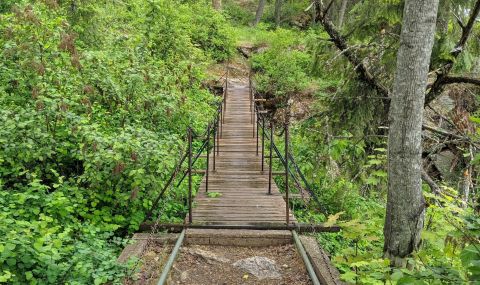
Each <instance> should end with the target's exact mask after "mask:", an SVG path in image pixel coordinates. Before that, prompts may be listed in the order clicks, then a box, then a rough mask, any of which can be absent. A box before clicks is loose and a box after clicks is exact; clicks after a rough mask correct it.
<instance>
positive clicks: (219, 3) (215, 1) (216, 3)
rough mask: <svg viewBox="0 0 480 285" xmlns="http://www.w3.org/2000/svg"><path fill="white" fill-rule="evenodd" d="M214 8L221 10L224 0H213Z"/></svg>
mask: <svg viewBox="0 0 480 285" xmlns="http://www.w3.org/2000/svg"><path fill="white" fill-rule="evenodd" d="M212 5H213V9H215V10H220V9H222V0H212Z"/></svg>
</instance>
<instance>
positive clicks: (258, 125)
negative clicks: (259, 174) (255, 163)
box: [257, 110, 260, 156]
mask: <svg viewBox="0 0 480 285" xmlns="http://www.w3.org/2000/svg"><path fill="white" fill-rule="evenodd" d="M257 113H258V110H257ZM259 120H260V118H259V117H258V114H257V156H258V128H259V127H260V122H259Z"/></svg>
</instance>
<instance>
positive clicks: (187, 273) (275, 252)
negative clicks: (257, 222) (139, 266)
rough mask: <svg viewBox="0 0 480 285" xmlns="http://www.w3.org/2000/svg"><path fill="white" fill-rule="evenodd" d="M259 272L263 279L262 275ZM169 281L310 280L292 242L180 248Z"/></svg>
mask: <svg viewBox="0 0 480 285" xmlns="http://www.w3.org/2000/svg"><path fill="white" fill-rule="evenodd" d="M255 261H258V262H255ZM249 262H250V263H249ZM265 262H266V263H265ZM242 264H243V265H245V264H247V266H246V267H245V266H242ZM249 266H250V268H248V267H249ZM246 268H248V269H246ZM252 270H253V271H252ZM255 270H257V271H258V272H257V275H258V276H259V277H257V276H255V274H254V273H252V272H255ZM262 275H264V276H265V278H262ZM267 276H269V277H267ZM170 284H189V285H213V284H215V285H217V284H219V285H222V284H228V285H233V284H242V285H243V284H244V285H247V284H262V285H281V284H296V285H303V284H311V282H310V279H309V277H308V274H307V271H306V270H305V266H304V264H303V261H302V259H301V257H300V256H299V254H298V253H297V251H296V250H295V247H294V246H293V245H283V246H271V247H236V246H201V245H189V246H184V247H182V249H181V252H180V255H179V257H178V259H177V261H176V263H175V265H174V266H173V269H172V276H171V283H170Z"/></svg>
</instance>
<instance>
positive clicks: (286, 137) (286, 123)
mask: <svg viewBox="0 0 480 285" xmlns="http://www.w3.org/2000/svg"><path fill="white" fill-rule="evenodd" d="M287 116H288V115H287ZM288 136H289V130H288V118H287V119H286V121H285V200H286V201H285V202H286V203H285V205H286V208H285V210H286V221H287V225H288V224H289V223H290V205H289V204H290V200H289V189H288V188H289V187H288V174H289V173H288V139H289V138H288Z"/></svg>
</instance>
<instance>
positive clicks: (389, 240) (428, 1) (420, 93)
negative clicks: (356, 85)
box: [384, 0, 438, 266]
mask: <svg viewBox="0 0 480 285" xmlns="http://www.w3.org/2000/svg"><path fill="white" fill-rule="evenodd" d="M437 9H438V0H406V1H405V8H404V11H403V24H402V33H401V36H400V48H399V50H398V54H397V68H396V73H395V82H394V88H393V94H392V99H391V104H390V113H389V121H390V128H389V135H388V178H389V179H388V197H387V214H386V220H385V227H384V235H385V244H384V256H385V257H386V258H389V259H390V260H391V265H393V266H404V265H405V257H407V256H409V255H410V254H411V253H412V252H413V251H415V250H416V249H418V246H419V244H420V234H421V231H422V229H423V222H424V216H425V201H424V198H423V194H422V178H421V174H422V157H421V154H422V145H421V143H422V120H423V106H424V101H425V88H426V86H427V73H428V68H429V64H430V56H431V53H432V47H433V39H434V34H435V23H436V18H437Z"/></svg>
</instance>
